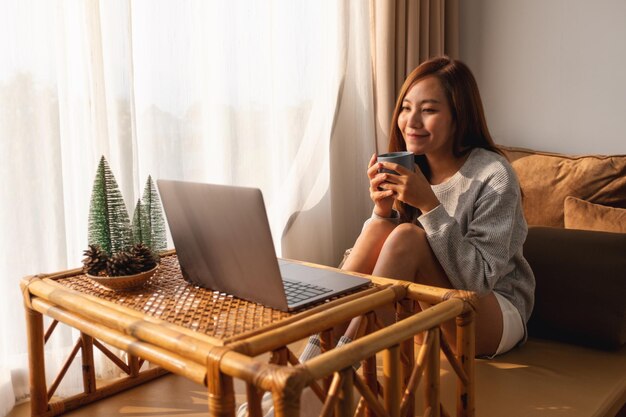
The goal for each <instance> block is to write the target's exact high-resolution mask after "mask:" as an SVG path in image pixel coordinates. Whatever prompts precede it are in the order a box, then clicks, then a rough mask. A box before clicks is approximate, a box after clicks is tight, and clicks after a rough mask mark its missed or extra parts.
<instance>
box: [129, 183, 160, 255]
mask: <svg viewBox="0 0 626 417" xmlns="http://www.w3.org/2000/svg"><path fill="white" fill-rule="evenodd" d="M133 239H134V243H136V244H137V243H142V244H144V245H145V246H147V247H148V248H150V249H152V251H154V252H155V253H159V252H162V251H164V250H165V249H166V245H167V240H166V237H165V218H164V217H163V210H162V208H161V199H160V198H159V194H158V193H157V190H156V187H155V186H154V182H153V181H152V177H151V176H148V180H147V181H146V185H145V187H144V190H143V196H142V198H141V201H139V200H138V201H137V205H136V206H135V213H134V214H133Z"/></svg>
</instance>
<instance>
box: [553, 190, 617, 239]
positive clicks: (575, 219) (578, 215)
mask: <svg viewBox="0 0 626 417" xmlns="http://www.w3.org/2000/svg"><path fill="white" fill-rule="evenodd" d="M564 214H565V228H567V229H582V230H597V231H600V232H618V233H626V209H620V208H615V207H607V206H603V205H600V204H594V203H590V202H589V201H585V200H581V199H580V198H576V197H571V196H570V197H566V198H565V205H564Z"/></svg>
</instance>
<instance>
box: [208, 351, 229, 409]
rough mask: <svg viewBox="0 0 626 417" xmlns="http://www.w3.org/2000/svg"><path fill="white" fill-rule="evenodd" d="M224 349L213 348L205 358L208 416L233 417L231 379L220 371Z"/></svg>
mask: <svg viewBox="0 0 626 417" xmlns="http://www.w3.org/2000/svg"><path fill="white" fill-rule="evenodd" d="M224 353H226V349H224V348H215V349H214V350H212V351H211V353H210V354H209V357H208V358H207V371H208V372H207V386H208V391H209V416H211V417H235V388H234V385H233V377H232V376H229V375H226V374H224V373H223V372H222V371H221V370H220V362H221V359H222V356H223V355H224Z"/></svg>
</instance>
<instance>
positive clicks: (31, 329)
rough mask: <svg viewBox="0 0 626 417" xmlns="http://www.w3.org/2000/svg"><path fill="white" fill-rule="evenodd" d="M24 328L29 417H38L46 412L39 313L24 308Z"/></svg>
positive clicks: (45, 389) (46, 401) (41, 325)
mask: <svg viewBox="0 0 626 417" xmlns="http://www.w3.org/2000/svg"><path fill="white" fill-rule="evenodd" d="M26 327H27V333H28V361H29V364H30V368H29V369H30V371H29V372H30V404H31V405H30V407H31V415H32V416H38V415H42V414H44V413H45V412H46V411H48V393H47V388H46V372H45V370H46V367H45V362H44V334H43V316H42V315H41V313H38V312H37V311H35V310H32V309H30V308H28V307H26Z"/></svg>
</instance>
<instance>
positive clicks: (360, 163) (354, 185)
mask: <svg viewBox="0 0 626 417" xmlns="http://www.w3.org/2000/svg"><path fill="white" fill-rule="evenodd" d="M368 7H369V6H368V4H367V2H350V1H348V0H345V1H336V0H325V1H314V2H313V1H305V0H302V1H294V0H283V1H263V2H252V1H245V0H241V1H228V2H224V1H203V0H197V1H185V2H181V1H174V0H170V1H165V0H160V1H155V0H111V1H108V0H107V1H97V0H56V1H50V0H40V1H37V0H0V54H1V55H0V56H2V59H0V180H1V181H2V186H1V191H0V225H1V226H0V230H1V233H0V415H4V414H5V413H6V412H7V410H9V409H10V408H11V407H12V405H13V401H14V399H17V400H18V401H19V400H20V399H23V398H26V397H27V395H28V378H27V366H28V363H27V355H26V336H25V324H24V320H23V316H24V314H23V306H22V299H21V294H20V292H19V285H18V284H19V280H20V278H21V277H23V276H25V275H28V274H34V273H39V272H55V271H59V270H63V269H67V268H73V267H76V266H79V265H80V259H81V255H82V251H83V249H84V248H85V247H86V240H87V238H86V237H87V215H88V206H89V197H90V193H91V184H92V181H93V176H94V174H95V170H96V165H97V162H98V160H99V157H100V155H105V156H106V157H107V159H108V161H109V164H110V166H111V168H112V170H113V172H114V174H115V175H116V178H117V181H118V183H119V185H120V188H121V190H122V193H123V195H124V197H125V199H126V204H127V207H128V208H129V210H132V208H133V207H134V201H136V199H137V198H138V197H139V196H140V193H141V191H142V188H143V184H144V182H145V181H146V178H147V176H148V175H152V177H153V178H171V179H184V180H192V181H201V182H218V183H229V184H238V185H248V186H255V187H259V188H261V189H262V190H263V192H264V195H265V200H266V205H267V207H268V215H269V217H270V223H271V226H272V231H273V233H274V238H275V243H276V246H277V250H278V251H280V252H279V253H282V254H283V256H284V255H287V256H290V257H298V258H301V259H306V260H310V261H317V262H323V263H335V262H337V261H338V256H339V254H340V252H341V251H342V250H343V249H344V248H345V247H347V246H348V245H349V244H351V242H352V241H353V240H354V238H355V237H356V234H357V233H358V231H359V228H360V224H361V223H362V221H363V219H364V218H365V217H366V216H367V213H368V210H369V208H368V205H367V201H368V198H367V182H366V179H365V176H364V172H365V168H366V164H367V160H368V159H369V155H371V153H372V152H374V149H375V139H374V133H373V131H374V125H373V116H372V92H371V69H370V66H371V63H370V57H369V40H368V39H369V38H368V36H369V20H368V19H369V15H368V12H369V11H368ZM331 178H332V180H331ZM207 221H219V219H211V218H210V217H209V216H208V217H207ZM281 247H282V250H281ZM74 337H75V335H72V331H71V330H70V329H68V328H64V327H62V328H59V329H57V330H56V331H55V335H54V336H53V337H52V339H51V340H50V341H49V343H48V344H47V345H46V360H47V368H48V369H47V377H48V378H49V379H50V378H52V377H53V376H54V373H55V371H56V370H58V368H59V366H60V364H61V363H62V361H63V360H64V357H65V355H66V354H67V351H68V348H69V347H70V346H72V343H73V342H72V339H73V338H74ZM77 363H79V362H77ZM79 386H80V376H79V369H78V365H76V367H75V368H74V369H71V370H70V373H69V376H68V379H67V381H65V382H64V383H63V384H62V386H61V387H60V391H59V393H60V394H63V395H69V394H71V393H74V392H75V391H76V390H77V389H78V387H79Z"/></svg>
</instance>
